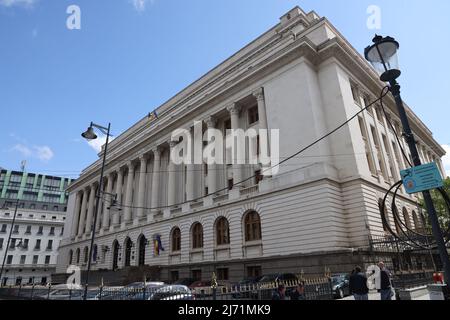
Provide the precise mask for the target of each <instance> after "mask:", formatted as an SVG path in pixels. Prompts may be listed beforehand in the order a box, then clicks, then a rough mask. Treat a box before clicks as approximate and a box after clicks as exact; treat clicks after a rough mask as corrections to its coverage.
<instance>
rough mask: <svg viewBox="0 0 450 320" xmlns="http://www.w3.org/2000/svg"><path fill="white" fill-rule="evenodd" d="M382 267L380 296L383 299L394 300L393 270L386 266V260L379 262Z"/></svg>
mask: <svg viewBox="0 0 450 320" xmlns="http://www.w3.org/2000/svg"><path fill="white" fill-rule="evenodd" d="M378 267H379V268H380V298H381V300H392V297H393V296H394V293H393V292H392V284H391V272H390V271H389V270H388V269H387V268H386V267H385V265H384V262H382V261H380V262H379V263H378Z"/></svg>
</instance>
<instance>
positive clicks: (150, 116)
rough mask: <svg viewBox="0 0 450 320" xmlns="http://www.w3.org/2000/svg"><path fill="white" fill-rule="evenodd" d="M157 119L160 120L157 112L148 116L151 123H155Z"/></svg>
mask: <svg viewBox="0 0 450 320" xmlns="http://www.w3.org/2000/svg"><path fill="white" fill-rule="evenodd" d="M156 119H158V114H157V113H156V111H153V112H150V113H149V114H148V120H150V122H152V121H155V120H156Z"/></svg>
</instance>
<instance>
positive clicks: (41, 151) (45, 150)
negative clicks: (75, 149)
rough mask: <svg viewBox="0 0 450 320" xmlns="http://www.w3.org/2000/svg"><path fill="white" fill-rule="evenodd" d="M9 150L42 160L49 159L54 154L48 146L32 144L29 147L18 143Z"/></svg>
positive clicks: (25, 156) (46, 160)
mask: <svg viewBox="0 0 450 320" xmlns="http://www.w3.org/2000/svg"><path fill="white" fill-rule="evenodd" d="M11 150H12V151H16V152H19V153H20V154H21V155H22V156H23V157H24V158H30V157H32V158H37V159H39V160H41V161H43V162H48V161H50V160H51V159H53V157H54V155H55V154H54V152H53V151H52V149H51V148H50V147H49V146H33V147H32V148H30V147H28V146H26V145H23V144H20V143H19V144H16V145H15V146H14V147H12V149H11Z"/></svg>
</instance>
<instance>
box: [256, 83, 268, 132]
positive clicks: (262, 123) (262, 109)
mask: <svg viewBox="0 0 450 320" xmlns="http://www.w3.org/2000/svg"><path fill="white" fill-rule="evenodd" d="M253 96H254V97H255V98H256V101H258V118H259V128H260V129H268V127H267V114H266V100H265V99H264V88H259V89H258V90H255V91H254V92H253Z"/></svg>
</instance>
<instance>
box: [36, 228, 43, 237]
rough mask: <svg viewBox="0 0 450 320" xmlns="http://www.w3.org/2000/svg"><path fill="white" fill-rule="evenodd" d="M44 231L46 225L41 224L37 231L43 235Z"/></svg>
mask: <svg viewBox="0 0 450 320" xmlns="http://www.w3.org/2000/svg"><path fill="white" fill-rule="evenodd" d="M43 233H44V227H43V226H39V230H38V232H37V235H38V236H41V235H42V234H43Z"/></svg>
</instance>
